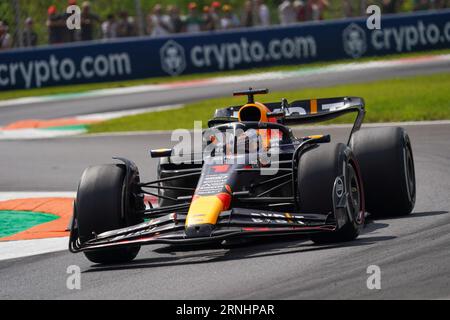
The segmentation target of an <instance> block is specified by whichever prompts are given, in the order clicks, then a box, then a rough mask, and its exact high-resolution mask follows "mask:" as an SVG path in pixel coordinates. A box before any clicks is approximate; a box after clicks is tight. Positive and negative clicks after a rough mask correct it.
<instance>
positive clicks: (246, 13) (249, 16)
mask: <svg viewBox="0 0 450 320" xmlns="http://www.w3.org/2000/svg"><path fill="white" fill-rule="evenodd" d="M254 25H255V15H254V14H253V2H252V0H247V1H245V3H244V10H243V11H242V16H241V26H242V27H246V28H249V27H253V26H254Z"/></svg>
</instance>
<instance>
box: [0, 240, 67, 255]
mask: <svg viewBox="0 0 450 320" xmlns="http://www.w3.org/2000/svg"><path fill="white" fill-rule="evenodd" d="M68 246H69V237H60V238H47V239H35V240H17V241H2V242H0V261H1V260H9V259H16V258H23V257H28V256H35V255H38V254H43V253H51V252H58V251H64V250H68Z"/></svg>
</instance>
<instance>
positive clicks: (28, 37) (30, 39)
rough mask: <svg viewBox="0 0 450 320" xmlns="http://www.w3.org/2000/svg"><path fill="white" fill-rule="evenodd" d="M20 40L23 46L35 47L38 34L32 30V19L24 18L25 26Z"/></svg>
mask: <svg viewBox="0 0 450 320" xmlns="http://www.w3.org/2000/svg"><path fill="white" fill-rule="evenodd" d="M22 41H23V46H24V47H35V46H36V45H37V42H38V35H37V33H36V32H35V31H34V27H33V19H32V18H31V17H28V18H26V19H25V27H24V29H23V33H22Z"/></svg>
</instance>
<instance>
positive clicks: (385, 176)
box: [350, 127, 416, 216]
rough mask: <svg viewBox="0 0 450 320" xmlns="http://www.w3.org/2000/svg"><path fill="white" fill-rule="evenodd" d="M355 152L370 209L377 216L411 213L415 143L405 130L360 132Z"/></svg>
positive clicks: (356, 134)
mask: <svg viewBox="0 0 450 320" xmlns="http://www.w3.org/2000/svg"><path fill="white" fill-rule="evenodd" d="M350 145H351V148H352V150H353V152H354V154H355V156H356V158H357V159H358V162H359V164H360V167H361V173H362V178H363V181H364V190H365V197H366V208H367V211H368V212H370V213H371V214H372V215H374V216H386V215H390V216H402V215H407V214H409V213H411V211H412V210H413V209H414V205H415V201H416V179H415V169H414V158H413V153H412V148H411V142H410V139H409V137H408V134H407V133H406V132H405V130H404V129H403V128H399V127H392V128H370V129H363V130H360V131H358V132H356V133H355V134H354V135H353V137H352V140H351V143H350Z"/></svg>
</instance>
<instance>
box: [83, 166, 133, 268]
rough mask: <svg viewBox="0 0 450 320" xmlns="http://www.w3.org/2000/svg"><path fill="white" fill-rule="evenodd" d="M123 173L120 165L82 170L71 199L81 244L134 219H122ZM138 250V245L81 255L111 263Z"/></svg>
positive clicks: (93, 260) (95, 260)
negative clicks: (73, 196)
mask: <svg viewBox="0 0 450 320" xmlns="http://www.w3.org/2000/svg"><path fill="white" fill-rule="evenodd" d="M125 175H126V168H125V166H124V165H122V164H107V165H99V166H92V167H89V168H87V169H86V170H85V171H84V173H83V175H82V177H81V180H80V184H79V186H78V192H77V197H76V202H75V206H76V212H77V227H78V235H79V238H80V241H81V243H83V242H86V241H88V240H91V239H93V238H94V237H95V235H97V234H100V233H102V232H105V231H109V230H114V229H119V228H124V227H127V226H129V225H131V224H134V223H135V222H137V221H134V223H133V222H132V221H126V220H127V219H126V218H124V216H123V214H122V211H123V210H126V209H127V208H125V206H127V204H126V203H125V201H124V199H125V195H124V192H125V184H124V179H125ZM128 209H130V208H128ZM125 212H126V211H125ZM139 249H140V246H134V247H121V248H113V249H97V250H92V251H86V252H84V254H85V256H86V258H87V259H88V260H89V261H91V262H94V263H101V264H114V263H124V262H129V261H131V260H133V259H134V258H135V257H136V256H137V254H138V253H139Z"/></svg>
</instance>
